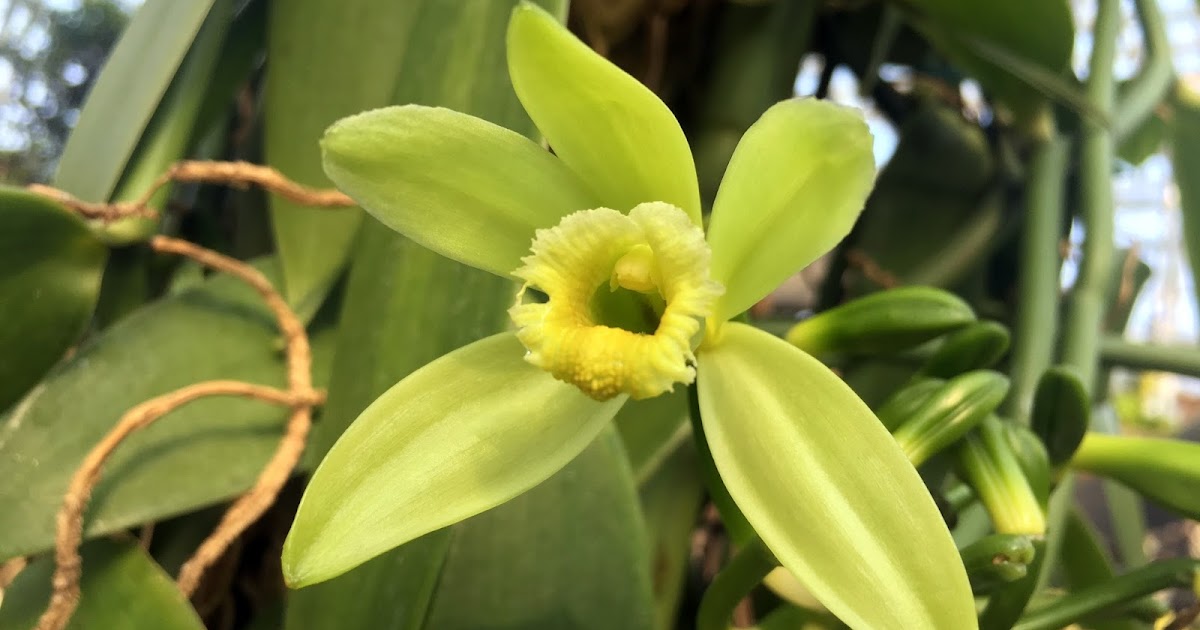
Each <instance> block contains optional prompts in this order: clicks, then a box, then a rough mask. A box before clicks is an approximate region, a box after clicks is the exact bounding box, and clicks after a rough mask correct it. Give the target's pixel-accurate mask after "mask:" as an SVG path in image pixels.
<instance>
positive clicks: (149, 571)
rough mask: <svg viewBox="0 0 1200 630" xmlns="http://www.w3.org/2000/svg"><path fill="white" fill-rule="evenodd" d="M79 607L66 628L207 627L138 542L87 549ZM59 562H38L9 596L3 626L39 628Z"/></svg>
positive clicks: (1, 612) (0, 610) (0, 617)
mask: <svg viewBox="0 0 1200 630" xmlns="http://www.w3.org/2000/svg"><path fill="white" fill-rule="evenodd" d="M81 551H82V555H83V577H82V580H81V582H80V589H79V590H80V598H79V608H77V609H76V610H75V614H74V615H73V616H72V617H71V622H70V623H69V624H68V625H67V630H87V629H89V628H112V629H119V630H123V629H133V628H157V629H158V630H203V629H204V624H203V623H202V622H201V621H200V617H199V616H198V615H197V614H196V611H195V610H193V609H192V606H191V604H190V603H189V602H188V600H187V598H186V597H184V596H183V594H182V593H180V592H179V589H178V588H176V586H175V584H174V583H173V582H172V580H171V578H170V576H168V575H167V574H166V573H163V570H162V569H161V568H159V566H158V565H157V564H155V563H154V560H153V559H152V558H150V556H149V555H147V554H146V552H145V551H144V550H143V549H142V548H141V547H140V546H139V545H138V544H137V543H136V542H135V541H125V542H115V541H111V540H95V541H92V542H89V543H87V544H85V545H84V546H83V549H82V550H81ZM53 573H54V561H53V558H51V557H49V556H44V557H42V558H39V559H38V560H36V561H34V562H33V563H32V564H30V565H29V566H28V567H26V568H25V570H24V571H22V572H21V574H20V575H18V576H17V579H16V581H14V582H13V584H12V586H11V588H9V589H7V590H6V591H5V593H4V606H0V628H6V629H7V630H25V629H28V628H33V627H34V626H35V625H36V624H37V620H38V617H39V616H40V615H41V614H42V611H43V610H45V608H46V604H47V602H49V601H50V577H51V574H53Z"/></svg>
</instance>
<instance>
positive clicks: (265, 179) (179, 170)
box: [138, 160, 355, 208]
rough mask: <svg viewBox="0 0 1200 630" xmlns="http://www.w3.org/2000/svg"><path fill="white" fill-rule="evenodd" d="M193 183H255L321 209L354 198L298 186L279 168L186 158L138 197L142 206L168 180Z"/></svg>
mask: <svg viewBox="0 0 1200 630" xmlns="http://www.w3.org/2000/svg"><path fill="white" fill-rule="evenodd" d="M173 181H174V182H192V183H204V184H225V185H227V186H245V185H247V184H257V185H258V186H261V187H263V188H265V189H267V190H269V191H271V192H273V193H275V194H277V195H279V196H281V197H283V198H284V199H287V200H288V201H293V202H295V203H298V204H302V205H306V206H317V207H321V208H345V207H349V206H353V205H355V204H354V200H353V199H351V198H350V197H348V196H346V194H345V193H343V192H342V191H340V190H335V189H315V188H308V187H306V186H301V185H300V184H297V183H296V182H293V181H292V180H290V179H288V178H286V177H284V176H283V174H282V173H280V172H279V171H277V170H275V169H273V168H271V167H269V166H263V165H261V164H251V163H250V162H206V161H199V160H189V161H183V162H177V163H175V165H174V166H172V167H171V168H170V169H168V170H167V172H166V173H163V174H162V175H161V176H160V177H159V178H158V179H157V180H156V181H155V182H154V185H152V186H151V187H150V190H148V191H146V193H145V194H144V195H142V197H141V199H139V200H138V204H139V205H142V206H145V205H146V204H147V203H149V201H150V198H151V197H153V196H154V193H156V192H158V190H159V189H160V188H162V187H163V186H166V185H167V184H168V183H170V182H173Z"/></svg>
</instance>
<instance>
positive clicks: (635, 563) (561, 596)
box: [424, 429, 687, 630]
mask: <svg viewBox="0 0 1200 630" xmlns="http://www.w3.org/2000/svg"><path fill="white" fill-rule="evenodd" d="M624 457H625V456H624V453H623V452H622V449H621V444H620V440H619V439H618V438H617V436H616V435H615V432H614V431H612V430H611V429H606V430H605V431H603V432H602V433H601V434H600V437H599V438H597V439H596V440H595V441H594V442H593V443H592V445H591V446H590V447H589V448H588V449H586V450H585V451H584V452H583V453H582V454H581V455H580V456H579V457H577V458H576V459H575V460H574V461H572V462H571V463H570V464H569V465H568V466H567V467H566V468H564V469H563V470H562V471H561V472H560V473H559V474H558V475H556V476H554V477H552V478H551V479H550V480H548V481H546V482H545V483H543V484H541V485H539V486H537V487H536V488H534V489H533V490H531V491H529V492H528V493H526V494H524V495H522V496H520V497H517V498H516V499H514V500H512V501H510V502H509V503H506V504H504V505H503V506H501V507H499V508H497V509H495V510H490V511H488V512H484V513H483V514H480V515H479V516H476V517H475V518H472V519H471V520H468V521H466V522H464V523H462V524H461V525H459V526H457V527H455V528H454V530H453V533H452V534H451V535H450V547H449V550H448V552H447V554H446V561H445V565H444V566H443V568H442V573H441V576H440V579H439V581H438V591H437V596H436V597H434V600H433V605H432V607H431V608H430V610H429V616H428V618H427V619H426V621H425V625H424V627H425V628H428V629H429V630H507V629H509V628H554V629H556V630H558V629H562V630H585V629H589V630H606V629H610V628H622V629H629V630H650V629H651V628H653V627H654V620H653V618H652V616H651V610H652V608H651V601H650V563H649V562H647V554H646V548H647V545H648V541H647V540H646V536H645V534H644V532H643V531H642V528H641V527H640V525H641V524H640V520H641V519H640V517H639V515H638V508H637V497H636V495H635V492H634V485H633V477H632V475H631V474H630V469H629V465H628V464H627V463H626V462H625V461H624ZM631 525H636V526H634V527H631ZM686 540H687V539H686V535H685V536H681V537H679V538H676V539H675V542H677V543H682V544H686ZM614 582H615V583H614Z"/></svg>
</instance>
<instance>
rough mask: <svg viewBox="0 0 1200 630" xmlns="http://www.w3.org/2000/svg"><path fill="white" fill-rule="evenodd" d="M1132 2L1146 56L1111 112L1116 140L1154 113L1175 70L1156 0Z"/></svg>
mask: <svg viewBox="0 0 1200 630" xmlns="http://www.w3.org/2000/svg"><path fill="white" fill-rule="evenodd" d="M1134 6H1135V7H1136V8H1137V14H1138V22H1140V23H1141V26H1142V41H1144V42H1146V58H1145V61H1144V62H1143V63H1142V69H1141V71H1140V72H1138V74H1137V76H1135V77H1134V78H1133V79H1131V80H1130V81H1129V84H1128V86H1126V89H1125V90H1124V91H1123V95H1122V98H1120V99H1119V100H1118V102H1117V107H1116V111H1114V112H1113V123H1112V128H1113V135H1114V136H1115V137H1116V139H1117V141H1118V142H1119V141H1121V140H1124V139H1125V138H1127V137H1128V136H1129V135H1130V134H1132V133H1133V132H1134V131H1135V130H1136V129H1137V128H1138V126H1139V125H1141V124H1142V122H1144V121H1145V120H1146V118H1147V117H1149V116H1150V115H1151V113H1153V111H1154V108H1155V107H1157V106H1158V104H1159V103H1161V102H1162V100H1163V98H1165V97H1166V95H1167V90H1168V88H1170V87H1171V77H1172V75H1173V74H1174V73H1173V68H1172V67H1171V48H1170V44H1169V42H1168V41H1167V27H1166V24H1165V23H1164V22H1163V17H1162V12H1161V11H1160V10H1159V8H1158V0H1134Z"/></svg>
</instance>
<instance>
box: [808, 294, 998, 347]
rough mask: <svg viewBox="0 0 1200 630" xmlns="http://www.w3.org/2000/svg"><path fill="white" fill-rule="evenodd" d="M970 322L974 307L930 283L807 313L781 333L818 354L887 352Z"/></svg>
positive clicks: (920, 341) (917, 344)
mask: <svg viewBox="0 0 1200 630" xmlns="http://www.w3.org/2000/svg"><path fill="white" fill-rule="evenodd" d="M974 321H975V313H974V311H972V310H971V307H970V306H969V305H967V303H966V302H964V301H962V300H961V299H959V297H958V296H956V295H954V294H953V293H949V292H947V291H943V290H941V289H935V288H933V287H920V286H913V287H900V288H896V289H889V290H887V291H880V292H878V293H872V294H870V295H867V296H865V297H861V298H858V299H856V300H853V301H850V302H847V303H845V304H842V305H841V306H837V307H834V308H831V309H829V310H828V311H825V312H823V313H820V314H819V315H815V316H813V317H810V318H808V319H806V320H804V321H802V322H800V323H799V324H796V325H795V326H793V327H792V329H791V330H789V331H788V332H787V334H786V335H785V338H786V339H787V340H788V342H789V343H791V344H792V345H794V346H796V347H797V348H800V349H801V350H804V351H805V352H808V353H810V354H815V355H819V356H821V355H835V354H851V355H873V354H892V353H896V352H900V351H902V350H908V349H909V348H913V347H916V346H919V345H921V344H923V343H925V342H926V341H929V340H931V339H935V338H937V337H940V336H941V335H944V334H946V333H948V332H950V331H953V330H957V329H959V328H962V327H963V326H966V325H967V324H970V323H971V322H974Z"/></svg>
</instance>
